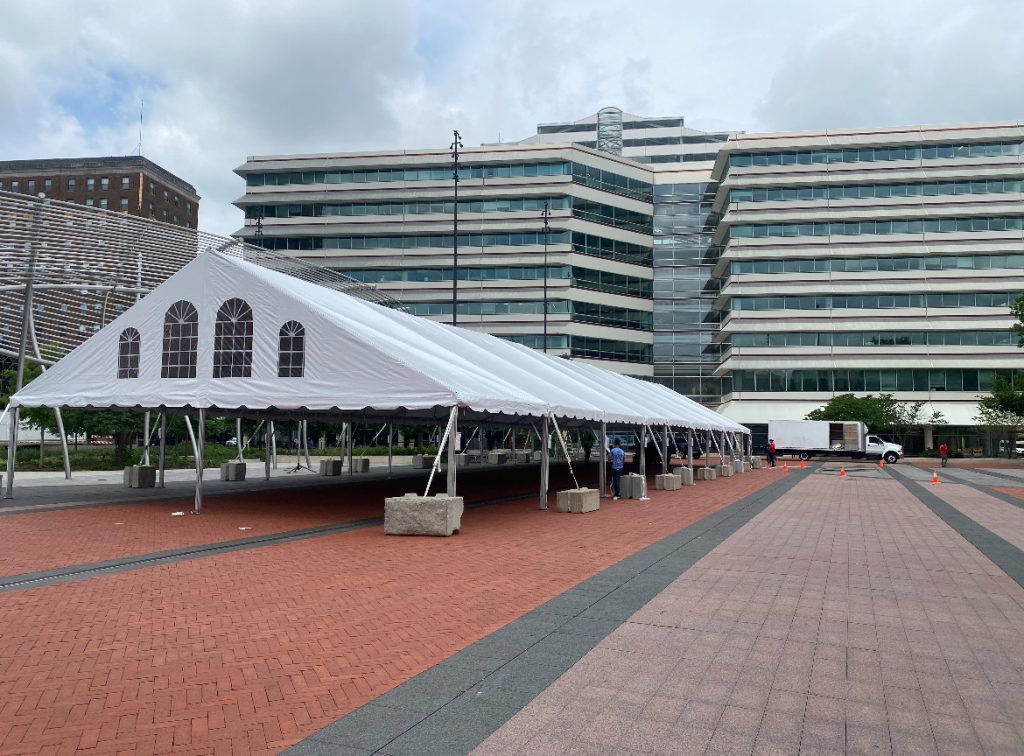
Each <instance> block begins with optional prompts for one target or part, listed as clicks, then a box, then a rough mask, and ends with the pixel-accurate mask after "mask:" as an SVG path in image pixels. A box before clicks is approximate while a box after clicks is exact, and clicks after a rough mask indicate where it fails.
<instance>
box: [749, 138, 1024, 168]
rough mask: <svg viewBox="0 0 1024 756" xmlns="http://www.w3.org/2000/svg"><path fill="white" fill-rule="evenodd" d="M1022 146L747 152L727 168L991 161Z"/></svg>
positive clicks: (986, 144) (990, 144) (993, 144)
mask: <svg viewBox="0 0 1024 756" xmlns="http://www.w3.org/2000/svg"><path fill="white" fill-rule="evenodd" d="M1021 146H1022V143H1021V142H1020V141H1014V142H972V143H962V144H931V145H923V146H922V145H906V146H902V145H897V146H891V147H860V148H857V147H853V148H847V149H836V150H791V151H786V152H748V153H736V154H732V155H730V156H729V166H730V167H735V168H746V167H750V166H770V165H814V164H817V163H871V162H878V161H889V160H943V159H945V160H950V159H953V158H992V157H1003V156H1011V155H1020V154H1021Z"/></svg>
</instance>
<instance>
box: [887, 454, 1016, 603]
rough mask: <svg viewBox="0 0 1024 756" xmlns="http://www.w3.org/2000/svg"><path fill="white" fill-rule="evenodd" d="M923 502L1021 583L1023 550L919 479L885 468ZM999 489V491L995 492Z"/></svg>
mask: <svg viewBox="0 0 1024 756" xmlns="http://www.w3.org/2000/svg"><path fill="white" fill-rule="evenodd" d="M887 469H889V470H890V472H893V473H895V477H896V478H897V480H899V482H900V483H902V484H903V486H904V488H906V489H907V490H908V491H910V493H911V494H913V495H914V496H915V497H916V498H917V499H918V500H920V502H921V503H922V504H924V505H925V506H926V507H928V509H930V510H931V511H932V512H934V513H935V514H936V515H938V517H939V518H940V519H941V520H942V521H943V522H945V523H946V524H947V525H949V527H951V528H953V530H955V531H956V532H957V533H959V534H960V535H961V536H963V537H964V538H965V539H966V540H967V541H968V543H970V544H971V545H972V546H974V548H976V549H977V550H978V551H980V552H981V553H982V554H984V555H985V556H986V557H988V558H989V559H991V560H992V562H993V563H995V565H996V566H997V567H999V569H1001V570H1002V571H1003V572H1005V573H1006V574H1007V575H1009V576H1010V577H1011V578H1012V579H1013V580H1014V581H1015V582H1016V583H1017V585H1019V586H1021V587H1024V552H1022V551H1021V550H1020V549H1018V548H1017V547H1016V546H1014V545H1013V544H1012V543H1010V542H1009V541H1006V540H1004V539H1002V538H1000V537H999V536H997V535H996V534H995V533H993V532H992V531H991V530H989V529H988V528H985V527H982V526H981V525H979V524H978V523H977V522H975V521H974V520H972V519H971V518H970V517H968V516H967V515H965V514H964V513H963V512H961V511H960V510H959V509H957V508H956V507H954V506H953V505H951V504H947V503H946V502H945V501H943V500H942V499H941V498H939V497H938V496H937V495H935V494H934V493H932V492H931V491H929V490H927V489H926V488H924V487H923V486H922V485H921V483H920V482H918V481H914V480H912V479H911V478H909V477H908V476H907V475H906V474H905V473H903V472H900V471H898V470H893V469H892V468H887ZM994 493H998V492H994Z"/></svg>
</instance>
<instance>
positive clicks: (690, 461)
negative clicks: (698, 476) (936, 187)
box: [686, 428, 693, 481]
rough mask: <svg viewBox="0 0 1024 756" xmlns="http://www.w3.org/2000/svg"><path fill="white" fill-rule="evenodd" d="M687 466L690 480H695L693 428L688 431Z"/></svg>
mask: <svg viewBox="0 0 1024 756" xmlns="http://www.w3.org/2000/svg"><path fill="white" fill-rule="evenodd" d="M686 466H687V467H689V468H690V480H691V481H692V480H693V428H687V429H686Z"/></svg>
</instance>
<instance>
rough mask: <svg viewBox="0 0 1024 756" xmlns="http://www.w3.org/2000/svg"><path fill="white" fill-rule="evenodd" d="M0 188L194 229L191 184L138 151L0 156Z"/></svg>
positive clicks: (194, 203)
mask: <svg viewBox="0 0 1024 756" xmlns="http://www.w3.org/2000/svg"><path fill="white" fill-rule="evenodd" d="M0 191H7V192H14V193H15V194H29V195H32V196H33V197H38V196H39V195H43V196H45V197H48V198H50V199H55V200H60V201H62V202H74V203H76V204H79V205H85V206H87V207H96V208H100V209H102V210H112V211H119V212H124V213H128V214H129V215H138V216H140V217H143V218H152V219H155V220H159V221H163V222H165V223H173V224H174V225H177V226H183V227H186V228H198V225H199V199H200V197H199V195H198V194H197V193H196V189H195V187H194V186H192V185H191V184H189V183H188V182H187V181H184V180H182V179H180V178H178V177H177V176H175V175H174V174H173V173H171V172H170V171H168V170H166V169H164V168H161V167H160V166H159V165H157V164H156V163H154V162H153V161H152V160H149V159H148V158H144V157H141V156H139V155H127V156H124V157H96V158H53V159H43V160H0Z"/></svg>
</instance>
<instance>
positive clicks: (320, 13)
mask: <svg viewBox="0 0 1024 756" xmlns="http://www.w3.org/2000/svg"><path fill="white" fill-rule="evenodd" d="M142 99H144V100H145V117H144V130H143V136H142V152H143V154H144V155H146V156H147V157H148V158H150V159H152V160H154V161H156V162H157V163H159V164H160V165H162V166H164V167H165V168H167V169H168V170H170V171H172V172H173V173H176V174H177V175H179V176H181V177H182V178H184V179H185V180H186V181H189V182H190V183H192V184H194V185H195V186H196V188H197V190H198V191H199V194H200V195H201V196H202V197H203V200H202V203H201V205H200V227H201V228H203V229H204V230H207V231H213V232H217V233H224V234H227V233H231V232H232V231H234V230H236V229H237V228H238V227H239V226H240V225H241V213H240V212H239V211H238V210H237V209H236V208H235V207H233V206H232V205H231V202H232V200H234V199H236V198H237V197H238V196H239V195H241V194H242V193H243V191H244V187H243V183H242V181H241V180H240V179H239V178H238V177H237V176H236V175H235V174H234V173H232V169H233V168H235V167H236V166H238V165H239V164H241V163H242V162H244V161H245V159H246V156H247V155H254V154H255V155H261V154H262V155H266V154H278V153H303V152H327V151H348V150H366V149H388V148H395V147H409V148H417V147H440V146H445V147H446V146H447V145H448V143H449V142H450V141H451V139H450V136H451V130H452V129H453V128H458V129H459V130H460V131H461V132H462V134H463V141H464V142H465V144H466V145H467V146H470V145H476V144H480V143H482V142H494V141H497V140H498V139H499V136H500V138H501V139H504V140H506V141H507V140H515V139H521V138H523V137H526V136H529V135H530V134H532V133H534V132H535V129H536V124H537V123H538V122H548V121H561V120H575V119H577V118H581V117H583V116H586V115H588V114H591V113H594V112H595V111H596V110H597V109H598V108H600V107H603V106H605V105H617V106H619V107H621V108H623V109H624V110H626V111H629V112H633V113H637V114H641V115H652V116H654V115H657V116H667V115H684V116H686V118H687V125H689V126H692V127H694V128H704V129H725V128H727V129H737V130H745V131H748V132H757V131H776V130H798V129H812V128H840V127H854V126H888V125H899V124H903V125H912V124H922V123H971V122H978V121H990V120H1009V121H1024V3H1022V2H1016V1H1015V0H1005V1H1004V0H991V1H986V0H971V1H970V2H967V3H965V2H963V1H962V0H930V1H926V0H885V1H884V2H883V1H872V0H865V1H863V2H858V1H857V0H846V1H845V2H843V3H841V4H840V3H832V2H825V1H822V0H816V1H814V2H810V1H808V2H803V1H801V0H793V1H792V2H781V1H780V2H768V1H767V0H764V1H761V2H755V0H750V1H749V2H746V3H744V2H742V1H741V2H718V3H714V2H708V0H702V2H688V1H684V0H666V1H664V2H662V1H660V0H621V1H620V0H586V2H584V1H583V0H546V1H545V2H533V1H532V0H502V2H496V1H495V0H474V1H472V2H470V1H469V0H465V1H463V0H435V1H434V2H415V1H414V0H366V1H364V0H333V1H328V0H319V1H318V0H308V1H306V0H294V1H289V0H265V1H262V0H261V1H259V2H257V1H251V0H197V1H192V0H175V1H174V2H165V1H164V0H147V2H145V3H123V2H122V3H114V2H89V1H88V0H66V1H64V2H62V1H60V0H52V1H51V0H35V1H32V2H30V1H27V0H0V159H19V158H41V157H80V156H87V155H126V154H135V153H137V151H138V149H139V102H140V100H142Z"/></svg>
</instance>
